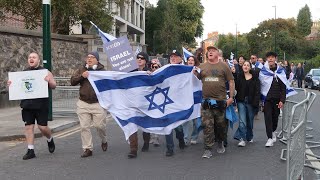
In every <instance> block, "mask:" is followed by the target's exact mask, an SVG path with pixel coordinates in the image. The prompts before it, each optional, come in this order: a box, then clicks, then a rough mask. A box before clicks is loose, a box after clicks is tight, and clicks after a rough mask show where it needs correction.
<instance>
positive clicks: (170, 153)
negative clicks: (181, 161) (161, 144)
mask: <svg viewBox="0 0 320 180" xmlns="http://www.w3.org/2000/svg"><path fill="white" fill-rule="evenodd" d="M173 154H174V153H173V150H167V152H166V156H167V157H169V156H173Z"/></svg>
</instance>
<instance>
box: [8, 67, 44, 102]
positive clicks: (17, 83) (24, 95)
mask: <svg viewBox="0 0 320 180" xmlns="http://www.w3.org/2000/svg"><path fill="white" fill-rule="evenodd" d="M47 75H48V70H47V69H42V70H34V71H20V72H9V74H8V77H9V80H10V81H11V84H10V86H9V100H22V99H36V98H46V97H48V82H47V81H45V80H44V78H45V77H46V76H47Z"/></svg>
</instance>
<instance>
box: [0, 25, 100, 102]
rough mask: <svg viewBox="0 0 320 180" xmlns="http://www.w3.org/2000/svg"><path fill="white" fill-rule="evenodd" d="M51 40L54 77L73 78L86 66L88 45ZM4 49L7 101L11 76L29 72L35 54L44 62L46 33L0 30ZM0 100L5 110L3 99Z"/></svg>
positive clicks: (1, 63) (1, 89)
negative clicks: (75, 72)
mask: <svg viewBox="0 0 320 180" xmlns="http://www.w3.org/2000/svg"><path fill="white" fill-rule="evenodd" d="M51 38H52V42H51V48H52V52H51V55H52V59H51V60H52V73H53V75H54V76H57V77H70V76H71V75H72V73H73V72H74V71H75V70H76V69H77V68H78V67H79V66H80V65H82V64H83V63H84V57H85V55H86V54H87V52H88V41H87V40H84V39H83V38H80V37H72V36H65V35H57V34H52V36H51ZM92 38H94V37H93V36H92ZM0 47H1V48H0V77H1V78H0V96H6V97H7V88H6V84H7V80H8V72H16V71H22V70H23V69H25V68H26V67H27V58H28V55H29V54H30V53H31V52H38V53H39V54H40V59H42V33H41V32H36V31H30V30H21V29H20V30H15V29H12V28H6V27H0ZM0 99H1V102H0V107H2V106H4V105H3V104H4V102H3V98H1V97H0Z"/></svg>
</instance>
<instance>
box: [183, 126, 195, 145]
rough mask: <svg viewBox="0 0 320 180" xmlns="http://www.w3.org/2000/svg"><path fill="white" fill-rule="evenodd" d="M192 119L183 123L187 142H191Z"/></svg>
mask: <svg viewBox="0 0 320 180" xmlns="http://www.w3.org/2000/svg"><path fill="white" fill-rule="evenodd" d="M192 124H193V122H192V121H187V122H185V123H183V124H182V128H183V134H184V137H183V139H184V142H185V143H186V144H189V143H190V141H191V128H192Z"/></svg>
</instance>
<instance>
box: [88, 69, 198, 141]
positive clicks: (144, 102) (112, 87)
mask: <svg viewBox="0 0 320 180" xmlns="http://www.w3.org/2000/svg"><path fill="white" fill-rule="evenodd" d="M89 73H90V74H89V78H88V79H89V81H90V83H91V85H92V87H93V89H94V90H95V92H96V95H97V98H98V100H99V103H100V105H101V106H102V107H103V108H104V109H106V110H108V111H109V112H110V113H111V115H112V116H113V118H114V119H115V121H116V122H117V123H118V124H119V126H120V127H121V128H122V130H123V131H124V134H125V137H126V139H128V138H129V137H130V135H131V134H133V133H135V132H137V131H138V129H141V130H143V131H144V132H149V133H155V134H162V135H165V134H170V133H171V131H172V129H174V128H176V127H177V126H179V125H181V124H183V123H184V122H186V121H189V120H192V119H195V118H198V117H200V108H201V100H202V83H201V81H200V80H199V79H198V78H197V77H195V75H194V74H193V67H191V66H185V65H174V64H171V65H166V66H164V67H162V68H160V69H158V70H157V71H155V72H154V73H152V74H151V75H150V74H147V72H145V71H136V72H132V73H123V72H112V71H90V72H89Z"/></svg>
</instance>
